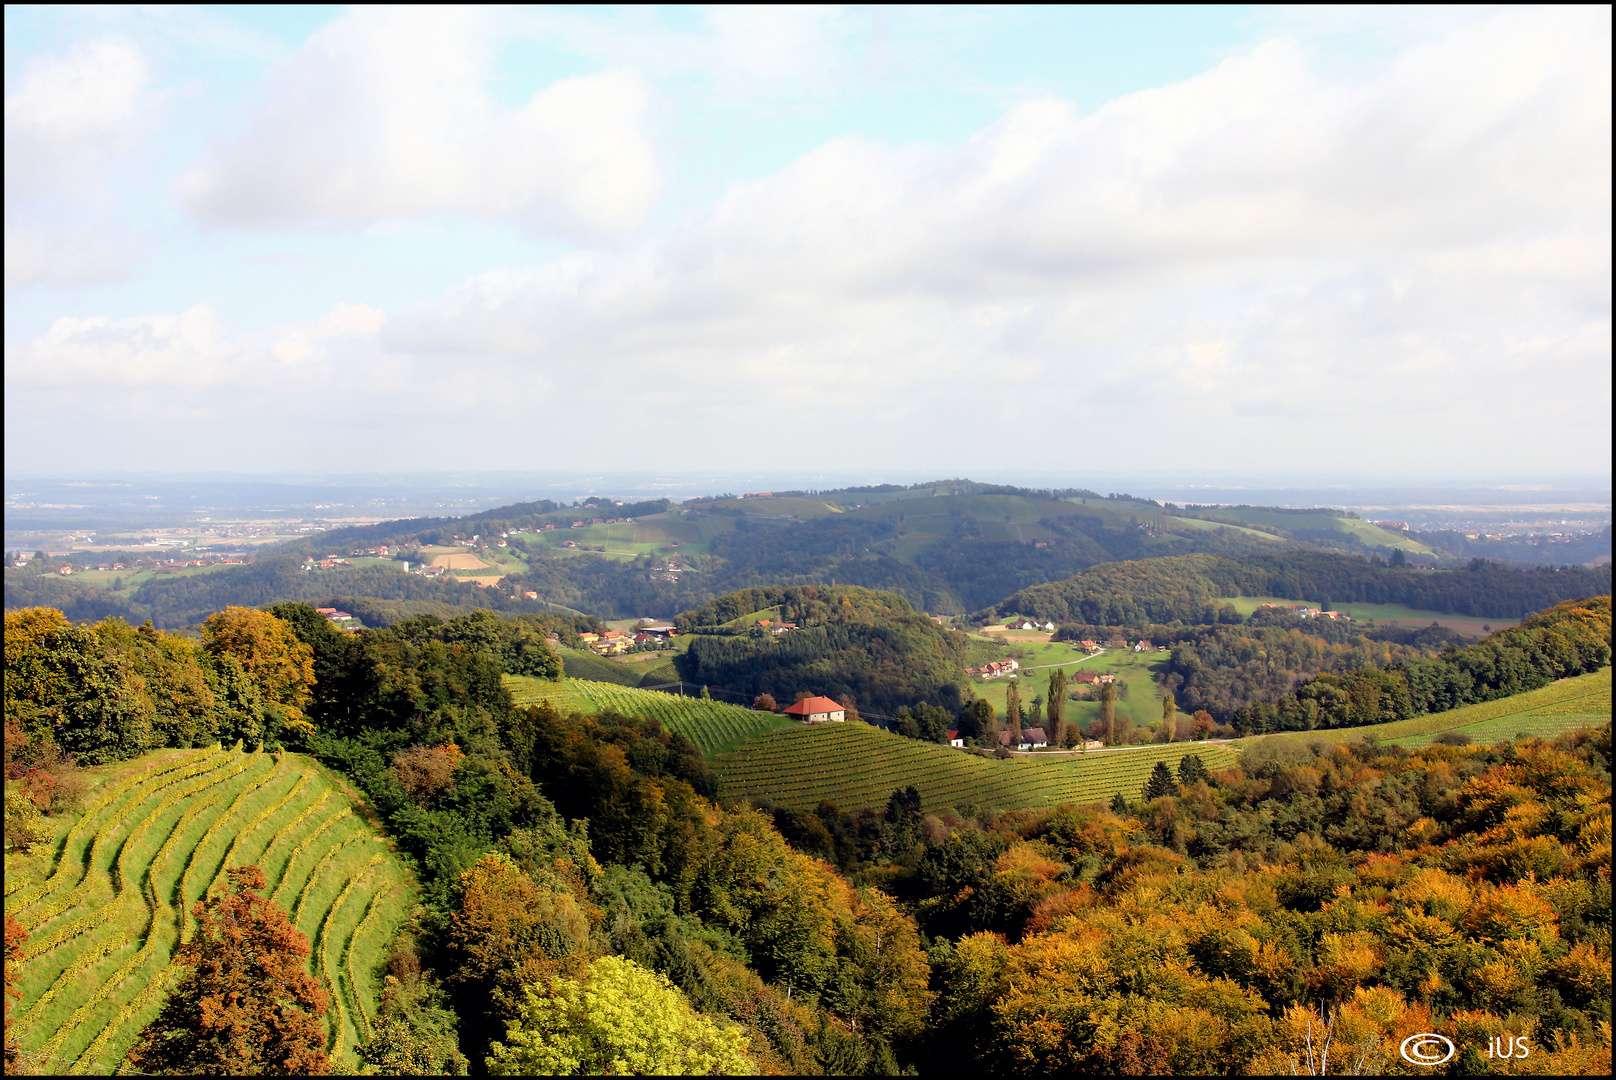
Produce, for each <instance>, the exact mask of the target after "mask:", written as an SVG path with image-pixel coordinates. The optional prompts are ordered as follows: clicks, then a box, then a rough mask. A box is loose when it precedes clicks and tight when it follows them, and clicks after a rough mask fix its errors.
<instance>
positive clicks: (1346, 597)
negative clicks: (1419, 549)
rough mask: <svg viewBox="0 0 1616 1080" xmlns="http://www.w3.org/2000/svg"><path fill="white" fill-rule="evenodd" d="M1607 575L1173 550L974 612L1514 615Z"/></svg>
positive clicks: (1104, 620) (1098, 619)
mask: <svg viewBox="0 0 1616 1080" xmlns="http://www.w3.org/2000/svg"><path fill="white" fill-rule="evenodd" d="M1610 574H1611V571H1610V566H1609V565H1608V564H1606V565H1604V566H1596V567H1581V566H1562V567H1552V568H1545V567H1537V568H1520V567H1517V568H1510V567H1504V566H1500V565H1497V564H1493V563H1486V562H1482V561H1479V560H1477V561H1475V562H1473V563H1472V564H1471V566H1470V567H1469V568H1468V569H1465V570H1446V571H1419V570H1414V569H1410V568H1397V567H1392V566H1387V565H1384V564H1379V565H1377V563H1376V561H1375V560H1373V559H1365V558H1360V557H1356V556H1347V555H1332V554H1327V553H1323V552H1307V551H1294V552H1288V553H1285V554H1281V555H1248V556H1241V557H1238V558H1236V557H1229V556H1219V555H1185V556H1169V557H1164V558H1158V559H1146V560H1138V561H1134V562H1122V563H1108V564H1103V565H1100V566H1095V567H1092V568H1090V569H1088V570H1086V571H1084V572H1083V573H1081V574H1077V575H1075V576H1073V577H1071V578H1067V579H1066V580H1064V581H1057V582H1051V583H1049V584H1045V585H1037V586H1034V587H1032V588H1028V589H1024V590H1022V591H1021V592H1019V593H1016V594H1014V595H1013V596H1010V597H1008V598H1006V599H1005V600H1003V601H1002V602H1000V603H999V604H997V605H995V606H994V607H993V608H990V609H987V610H985V611H983V612H981V613H979V616H978V617H980V618H982V619H990V618H994V617H1001V616H1004V615H1026V616H1031V617H1033V618H1036V619H1040V620H1046V619H1047V620H1052V621H1054V622H1057V623H1087V624H1091V625H1101V626H1118V627H1123V626H1137V625H1142V624H1145V623H1184V624H1197V623H1198V624H1203V625H1204V624H1211V623H1218V622H1230V623H1233V622H1239V621H1240V618H1239V615H1238V614H1236V613H1235V612H1234V609H1233V607H1232V606H1229V605H1225V604H1224V603H1223V602H1222V599H1221V598H1224V597H1231V596H1284V597H1292V598H1294V599H1298V600H1310V601H1314V602H1324V603H1326V604H1328V603H1332V602H1333V603H1339V602H1342V601H1346V602H1357V603H1370V604H1404V605H1407V606H1409V607H1413V608H1420V609H1424V610H1428V611H1438V612H1444V613H1447V614H1454V615H1469V616H1473V617H1477V618H1498V619H1512V618H1519V617H1522V616H1523V615H1525V614H1528V613H1530V612H1533V611H1538V610H1540V609H1542V608H1546V607H1549V606H1551V605H1553V604H1557V603H1560V602H1561V601H1563V600H1569V599H1572V598H1574V597H1578V596H1591V595H1595V594H1598V593H1609V592H1610V581H1611V578H1610Z"/></svg>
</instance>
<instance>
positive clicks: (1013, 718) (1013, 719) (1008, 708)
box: [1004, 679, 1021, 743]
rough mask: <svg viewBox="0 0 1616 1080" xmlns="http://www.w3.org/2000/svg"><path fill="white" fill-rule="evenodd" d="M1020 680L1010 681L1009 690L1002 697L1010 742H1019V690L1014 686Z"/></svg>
mask: <svg viewBox="0 0 1616 1080" xmlns="http://www.w3.org/2000/svg"><path fill="white" fill-rule="evenodd" d="M1019 681H1020V680H1018V679H1011V680H1010V689H1009V690H1008V691H1007V692H1006V693H1005V695H1004V720H1005V723H1006V724H1008V725H1009V727H1010V741H1011V742H1012V743H1019V742H1020V741H1021V689H1020V687H1018V686H1017V685H1016V684H1017V683H1018V682H1019Z"/></svg>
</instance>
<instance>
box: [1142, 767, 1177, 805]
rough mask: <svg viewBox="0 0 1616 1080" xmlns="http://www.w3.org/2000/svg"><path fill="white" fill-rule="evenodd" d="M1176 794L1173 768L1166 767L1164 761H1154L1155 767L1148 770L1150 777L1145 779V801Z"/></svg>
mask: <svg viewBox="0 0 1616 1080" xmlns="http://www.w3.org/2000/svg"><path fill="white" fill-rule="evenodd" d="M1177 794H1178V781H1177V780H1174V779H1173V770H1171V769H1169V768H1168V767H1167V762H1165V761H1158V762H1156V767H1155V768H1154V769H1152V770H1151V771H1150V779H1148V780H1146V781H1145V790H1144V798H1145V801H1146V802H1149V801H1150V800H1151V799H1159V798H1161V797H1162V796H1163V795H1177Z"/></svg>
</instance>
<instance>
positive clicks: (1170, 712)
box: [1162, 691, 1178, 742]
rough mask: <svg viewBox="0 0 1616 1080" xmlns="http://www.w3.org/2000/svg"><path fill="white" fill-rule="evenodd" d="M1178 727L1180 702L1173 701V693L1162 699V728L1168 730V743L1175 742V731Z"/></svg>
mask: <svg viewBox="0 0 1616 1080" xmlns="http://www.w3.org/2000/svg"><path fill="white" fill-rule="evenodd" d="M1177 725H1178V702H1176V701H1174V700H1173V695H1172V692H1171V691H1169V692H1168V694H1167V696H1166V697H1164V698H1162V726H1163V727H1164V728H1166V729H1167V741H1168V742H1172V741H1173V729H1174V728H1175V727H1176V726H1177Z"/></svg>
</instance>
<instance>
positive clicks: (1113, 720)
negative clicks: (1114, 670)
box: [1100, 683, 1117, 746]
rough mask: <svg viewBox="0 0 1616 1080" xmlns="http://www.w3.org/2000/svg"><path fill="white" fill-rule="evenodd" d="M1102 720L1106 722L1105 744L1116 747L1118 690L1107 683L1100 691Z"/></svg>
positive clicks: (1112, 684)
mask: <svg viewBox="0 0 1616 1080" xmlns="http://www.w3.org/2000/svg"><path fill="white" fill-rule="evenodd" d="M1100 719H1101V720H1103V721H1104V722H1105V744H1106V745H1107V746H1115V745H1116V741H1117V688H1116V685H1115V684H1114V683H1106V684H1105V686H1104V687H1103V688H1102V689H1101V690H1100Z"/></svg>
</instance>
